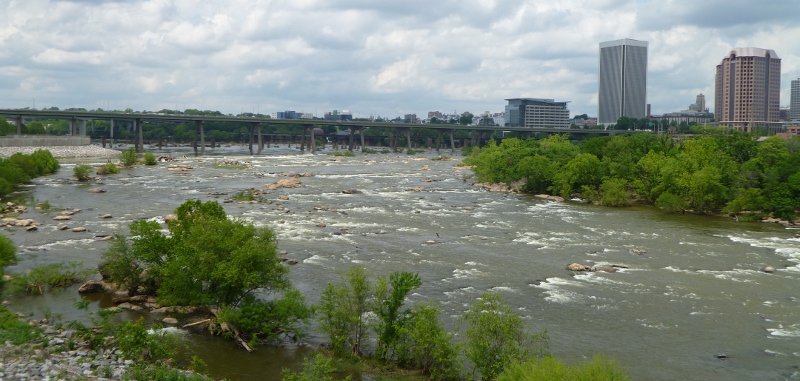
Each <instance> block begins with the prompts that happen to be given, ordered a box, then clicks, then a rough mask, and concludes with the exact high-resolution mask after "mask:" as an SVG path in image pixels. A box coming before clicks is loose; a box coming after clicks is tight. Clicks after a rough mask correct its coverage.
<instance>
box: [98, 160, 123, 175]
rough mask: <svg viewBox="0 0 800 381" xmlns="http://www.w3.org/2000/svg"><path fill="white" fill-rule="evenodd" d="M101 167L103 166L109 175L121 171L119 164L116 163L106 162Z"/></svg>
mask: <svg viewBox="0 0 800 381" xmlns="http://www.w3.org/2000/svg"><path fill="white" fill-rule="evenodd" d="M101 167H102V168H103V169H102V171H103V172H105V173H107V174H109V175H115V174H117V173H119V167H117V165H116V164H114V163H106V164H103V165H102V166H101Z"/></svg>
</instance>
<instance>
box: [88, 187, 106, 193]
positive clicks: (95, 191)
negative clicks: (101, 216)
mask: <svg viewBox="0 0 800 381" xmlns="http://www.w3.org/2000/svg"><path fill="white" fill-rule="evenodd" d="M89 193H106V190H105V189H103V188H91V189H89Z"/></svg>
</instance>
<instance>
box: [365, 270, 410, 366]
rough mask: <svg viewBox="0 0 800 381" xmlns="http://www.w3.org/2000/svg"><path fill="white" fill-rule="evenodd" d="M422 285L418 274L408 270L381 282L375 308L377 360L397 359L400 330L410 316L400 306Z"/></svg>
mask: <svg viewBox="0 0 800 381" xmlns="http://www.w3.org/2000/svg"><path fill="white" fill-rule="evenodd" d="M421 285H422V279H421V278H420V277H419V274H415V273H410V272H405V271H404V272H393V273H391V274H390V275H389V279H388V280H387V279H386V278H385V277H382V278H380V279H378V282H377V284H376V285H375V301H374V303H373V308H372V309H373V311H374V312H375V314H376V315H377V316H378V320H377V322H376V324H375V327H374V328H375V333H376V334H378V347H377V349H376V350H375V354H376V357H377V358H378V359H380V360H383V361H391V360H394V359H396V357H395V356H396V352H397V340H398V338H399V336H400V335H399V330H400V328H401V327H403V326H404V325H405V322H406V321H407V320H408V319H409V317H410V315H411V313H410V311H408V310H406V311H403V312H400V307H402V306H403V303H404V302H405V298H406V295H408V293H409V292H411V290H414V289H416V288H419V286H421Z"/></svg>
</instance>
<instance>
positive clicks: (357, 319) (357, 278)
mask: <svg viewBox="0 0 800 381" xmlns="http://www.w3.org/2000/svg"><path fill="white" fill-rule="evenodd" d="M372 289H373V285H372V284H371V282H370V281H369V279H367V269H366V268H364V267H360V266H352V267H350V269H349V270H348V271H347V273H345V274H343V275H342V276H341V281H340V284H338V285H334V284H331V283H329V284H328V285H327V286H326V287H325V290H324V291H323V292H322V296H321V298H320V302H319V305H317V307H316V311H317V317H318V322H319V327H320V329H321V330H322V332H325V333H326V334H328V336H329V338H330V341H331V347H332V349H333V351H334V352H335V353H337V354H348V353H350V354H353V355H356V356H358V355H360V354H361V351H362V348H361V343H362V340H363V338H364V336H365V334H366V327H367V322H366V320H365V316H364V315H365V313H366V312H367V311H369V302H368V299H369V297H370V296H371V294H372Z"/></svg>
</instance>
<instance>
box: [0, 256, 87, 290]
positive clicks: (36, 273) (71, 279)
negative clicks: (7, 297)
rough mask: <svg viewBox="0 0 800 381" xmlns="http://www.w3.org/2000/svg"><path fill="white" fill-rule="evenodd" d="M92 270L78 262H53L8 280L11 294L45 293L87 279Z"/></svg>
mask: <svg viewBox="0 0 800 381" xmlns="http://www.w3.org/2000/svg"><path fill="white" fill-rule="evenodd" d="M90 274H92V270H89V269H86V268H82V267H81V266H80V264H79V263H77V262H69V263H63V262H62V263H52V264H49V265H43V266H37V267H34V268H32V269H31V270H30V271H29V272H28V273H26V274H19V275H17V276H15V277H14V278H12V279H11V280H10V281H9V282H8V286H9V293H11V294H44V292H45V291H49V290H52V289H57V288H64V287H69V286H71V285H73V284H75V283H80V282H83V281H85V280H86V279H87V278H88V277H89V275H90Z"/></svg>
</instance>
